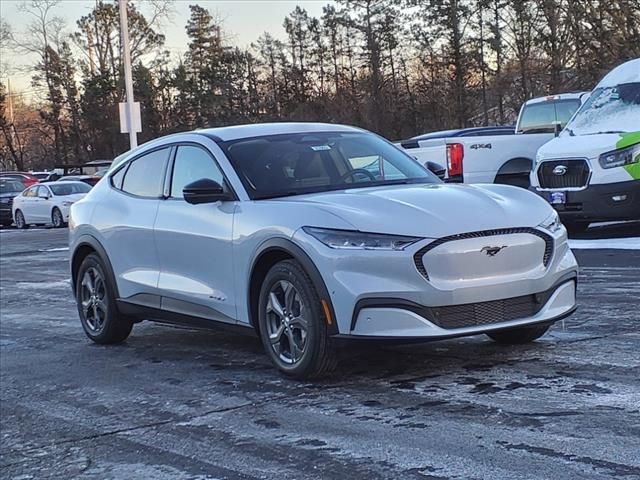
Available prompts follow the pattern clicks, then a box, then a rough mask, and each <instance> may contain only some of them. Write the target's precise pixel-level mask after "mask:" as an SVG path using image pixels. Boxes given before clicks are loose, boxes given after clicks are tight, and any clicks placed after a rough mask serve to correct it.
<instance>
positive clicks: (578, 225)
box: [562, 220, 589, 235]
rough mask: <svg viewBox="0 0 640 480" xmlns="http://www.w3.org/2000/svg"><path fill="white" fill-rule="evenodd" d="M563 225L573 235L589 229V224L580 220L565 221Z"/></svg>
mask: <svg viewBox="0 0 640 480" xmlns="http://www.w3.org/2000/svg"><path fill="white" fill-rule="evenodd" d="M562 223H563V224H564V226H565V228H566V229H567V232H569V234H571V235H577V234H580V233H584V232H586V231H587V228H589V222H583V221H582V222H581V221H579V220H565V221H563V222H562Z"/></svg>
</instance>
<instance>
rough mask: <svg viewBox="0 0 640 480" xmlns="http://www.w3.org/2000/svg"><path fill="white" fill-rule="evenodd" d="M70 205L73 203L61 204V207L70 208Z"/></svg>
mask: <svg viewBox="0 0 640 480" xmlns="http://www.w3.org/2000/svg"><path fill="white" fill-rule="evenodd" d="M71 205H73V202H62V206H63V207H70V206H71Z"/></svg>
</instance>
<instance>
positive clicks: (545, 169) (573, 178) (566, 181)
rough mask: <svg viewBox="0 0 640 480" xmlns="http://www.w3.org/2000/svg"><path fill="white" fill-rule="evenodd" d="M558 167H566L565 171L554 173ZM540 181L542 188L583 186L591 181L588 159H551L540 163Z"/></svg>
mask: <svg viewBox="0 0 640 480" xmlns="http://www.w3.org/2000/svg"><path fill="white" fill-rule="evenodd" d="M556 167H565V170H564V173H562V174H560V173H554V170H555V169H556ZM538 181H539V182H540V186H541V187H542V188H558V189H562V188H581V187H584V186H586V185H587V182H588V181H589V165H588V164H587V161H586V160H582V159H574V160H551V161H545V162H542V163H541V164H540V167H539V168H538Z"/></svg>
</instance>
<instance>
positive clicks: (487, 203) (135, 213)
mask: <svg viewBox="0 0 640 480" xmlns="http://www.w3.org/2000/svg"><path fill="white" fill-rule="evenodd" d="M69 228H70V251H71V274H72V285H73V288H74V293H75V296H76V299H77V304H78V312H79V314H80V319H81V321H82V326H83V328H84V331H85V332H86V334H87V335H88V336H89V338H91V339H92V340H93V341H95V342H98V343H114V342H120V341H122V340H124V339H125V338H127V336H128V335H129V333H130V332H131V329H132V325H133V324H134V323H135V322H137V321H139V320H141V319H153V320H163V321H173V322H181V323H188V324H194V325H199V326H210V325H214V324H218V323H223V324H228V325H233V326H237V327H243V328H244V329H245V330H251V331H256V332H257V333H258V335H260V337H261V339H262V342H263V343H264V346H265V350H266V351H267V353H268V355H269V356H270V358H271V360H272V361H273V363H274V364H275V365H276V366H277V367H278V368H279V369H280V370H281V371H282V372H284V373H286V374H288V375H290V376H294V377H309V376H315V375H319V374H322V373H325V372H327V371H329V370H331V369H332V368H333V367H334V366H335V363H336V360H335V355H334V348H335V346H336V344H337V343H339V340H340V339H350V340H367V339H373V340H382V339H385V340H394V341H398V340H401V341H404V340H415V339H420V340H431V339H441V338H448V337H457V336H465V335H475V334H480V333H486V334H487V335H489V336H490V337H491V338H493V339H495V340H497V341H499V342H504V343H524V342H529V341H532V340H534V339H536V338H538V337H540V336H541V335H543V334H544V333H545V332H546V330H547V329H548V328H549V326H550V325H551V324H552V323H553V322H554V321H556V320H558V319H560V318H563V317H566V316H567V315H569V314H571V313H572V312H573V311H574V310H575V308H576V306H575V292H576V271H577V265H576V261H575V258H574V256H573V255H572V253H571V250H569V247H568V245H567V235H566V230H565V229H564V227H562V225H561V224H560V222H559V221H558V217H557V214H556V213H555V211H554V210H553V209H552V208H551V207H550V206H549V205H548V204H547V202H545V201H544V200H543V199H541V198H540V197H538V196H536V195H535V194H533V193H530V192H528V191H526V190H523V189H519V188H515V187H511V186H506V185H474V186H472V185H452V184H450V185H447V184H443V183H442V182H441V181H440V180H439V179H437V178H436V177H435V176H434V175H433V174H431V173H430V172H429V171H427V170H425V169H424V168H423V167H422V166H421V165H419V164H418V163H417V162H416V161H415V160H414V159H412V158H411V157H409V156H408V155H407V154H405V153H404V152H403V151H401V150H400V149H398V148H396V147H395V146H393V145H392V144H391V143H389V142H387V141H386V140H384V139H382V138H380V137H378V136H377V135H374V134H372V133H369V132H366V131H364V130H360V129H357V128H352V127H346V126H338V125H326V124H314V123H299V124H296V123H278V124H261V125H246V126H237V127H226V128H216V129H209V130H199V131H195V132H191V133H181V134H176V135H171V136H167V137H164V138H160V139H158V140H155V141H152V142H149V143H147V144H145V145H142V146H141V147H139V148H137V149H135V150H133V151H131V152H129V153H128V154H126V155H124V156H122V157H120V158H118V159H116V161H115V162H114V165H113V166H112V168H111V170H110V171H109V173H108V174H107V175H106V176H105V180H103V181H101V182H100V183H98V185H97V186H96V187H95V188H93V189H92V190H91V192H90V193H89V194H88V195H87V196H86V197H85V198H84V199H83V200H81V201H79V202H77V203H75V204H74V205H73V206H72V207H71V217H70V219H69Z"/></svg>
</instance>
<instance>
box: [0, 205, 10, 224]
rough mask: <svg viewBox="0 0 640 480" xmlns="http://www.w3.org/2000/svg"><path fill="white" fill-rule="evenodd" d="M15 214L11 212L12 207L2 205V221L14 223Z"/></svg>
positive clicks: (0, 211) (0, 216)
mask: <svg viewBox="0 0 640 480" xmlns="http://www.w3.org/2000/svg"><path fill="white" fill-rule="evenodd" d="M12 222H13V214H12V213H11V207H8V208H5V206H4V205H3V206H2V207H0V223H12Z"/></svg>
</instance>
